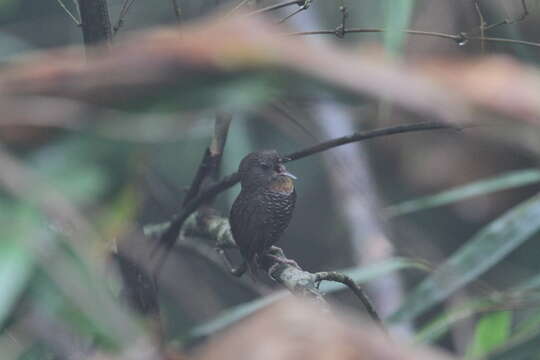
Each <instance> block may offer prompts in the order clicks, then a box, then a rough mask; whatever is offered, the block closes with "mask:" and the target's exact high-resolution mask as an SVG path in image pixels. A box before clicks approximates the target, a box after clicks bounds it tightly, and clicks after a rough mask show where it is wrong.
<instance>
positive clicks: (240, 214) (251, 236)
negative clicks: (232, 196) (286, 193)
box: [230, 195, 271, 262]
mask: <svg viewBox="0 0 540 360" xmlns="http://www.w3.org/2000/svg"><path fill="white" fill-rule="evenodd" d="M270 216H271V214H269V213H268V211H267V210H266V209H265V207H264V202H263V201H262V199H259V198H258V195H252V196H251V197H249V198H248V197H242V196H240V197H239V198H238V199H237V201H235V203H234V204H233V207H232V209H231V216H230V223H231V230H232V233H233V236H234V240H235V241H236V243H237V245H238V247H239V248H240V251H241V253H242V255H243V257H244V259H245V260H246V261H248V262H251V261H252V260H253V257H254V256H255V254H257V253H258V252H260V251H262V250H263V249H264V245H265V244H266V242H267V241H266V239H265V237H266V236H268V235H269V234H270V233H271V231H270V228H271V218H270Z"/></svg>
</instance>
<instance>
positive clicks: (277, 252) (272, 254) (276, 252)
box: [264, 246, 302, 269]
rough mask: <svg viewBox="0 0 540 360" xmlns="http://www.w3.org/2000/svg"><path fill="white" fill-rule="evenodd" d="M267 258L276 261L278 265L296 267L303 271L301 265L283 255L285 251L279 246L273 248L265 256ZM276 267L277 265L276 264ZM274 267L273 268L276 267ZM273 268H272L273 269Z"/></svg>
mask: <svg viewBox="0 0 540 360" xmlns="http://www.w3.org/2000/svg"><path fill="white" fill-rule="evenodd" d="M264 255H265V256H266V257H268V258H270V259H272V260H274V261H276V262H277V263H278V264H287V265H290V266H294V267H295V268H297V269H302V268H301V267H300V265H298V263H297V262H296V261H294V260H291V259H288V258H287V257H285V254H284V253H283V250H281V248H279V247H277V246H272V247H270V249H268V251H267V252H266V253H265V254H264ZM274 265H276V264H274ZM274 265H273V266H274ZM273 266H272V267H273Z"/></svg>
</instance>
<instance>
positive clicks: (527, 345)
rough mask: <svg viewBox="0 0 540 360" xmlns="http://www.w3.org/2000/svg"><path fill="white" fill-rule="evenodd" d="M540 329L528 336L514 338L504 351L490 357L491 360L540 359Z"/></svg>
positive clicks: (496, 352) (501, 350)
mask: <svg viewBox="0 0 540 360" xmlns="http://www.w3.org/2000/svg"><path fill="white" fill-rule="evenodd" d="M538 344H540V329H537V330H536V331H534V332H530V333H528V334H526V336H519V337H512V338H510V339H509V341H508V342H507V345H506V346H504V348H503V349H500V350H497V351H495V352H494V353H493V354H491V355H489V356H488V357H487V359H489V360H532V359H538V358H539V357H540V347H539V346H538Z"/></svg>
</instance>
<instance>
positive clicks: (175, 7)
mask: <svg viewBox="0 0 540 360" xmlns="http://www.w3.org/2000/svg"><path fill="white" fill-rule="evenodd" d="M176 1H177V0H171V3H172V7H173V11H174V17H175V18H176V22H177V23H180V20H181V16H182V9H181V8H180V6H179V5H178V3H177V2H176Z"/></svg>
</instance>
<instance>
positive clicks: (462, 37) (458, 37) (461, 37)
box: [287, 28, 540, 48]
mask: <svg viewBox="0 0 540 360" xmlns="http://www.w3.org/2000/svg"><path fill="white" fill-rule="evenodd" d="M385 31H386V29H384V28H362V29H359V28H352V29H346V30H345V31H343V32H342V31H341V30H339V29H334V30H315V31H302V32H294V33H288V34H287V35H288V36H305V35H334V36H337V37H340V34H341V33H343V34H349V33H351V34H352V33H384V32H385ZM402 32H404V33H406V34H409V35H419V36H430V37H437V38H442V39H449V40H454V41H455V42H456V43H457V44H459V45H462V44H464V43H465V42H467V40H475V41H479V40H483V41H486V42H504V43H511V44H517V45H526V46H533V47H538V48H540V43H536V42H531V41H524V40H514V39H505V38H495V37H479V36H469V35H468V34H467V33H459V34H447V33H440V32H433V31H421V30H410V29H404V30H402Z"/></svg>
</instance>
